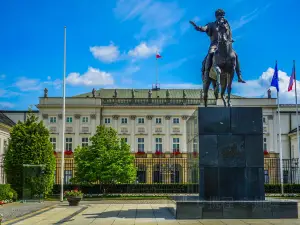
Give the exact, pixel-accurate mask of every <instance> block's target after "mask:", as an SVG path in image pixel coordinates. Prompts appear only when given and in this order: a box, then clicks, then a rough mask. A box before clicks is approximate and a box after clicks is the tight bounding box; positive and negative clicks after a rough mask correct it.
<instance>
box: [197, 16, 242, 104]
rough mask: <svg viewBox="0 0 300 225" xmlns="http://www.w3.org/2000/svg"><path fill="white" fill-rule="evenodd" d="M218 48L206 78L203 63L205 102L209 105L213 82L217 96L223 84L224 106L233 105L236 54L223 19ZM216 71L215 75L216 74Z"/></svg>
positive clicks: (216, 96)
mask: <svg viewBox="0 0 300 225" xmlns="http://www.w3.org/2000/svg"><path fill="white" fill-rule="evenodd" d="M217 30H218V48H217V50H216V51H215V53H214V56H213V60H212V69H211V71H210V76H209V77H208V78H207V79H206V80H205V78H204V71H205V69H204V66H205V65H204V62H205V60H204V61H203V63H202V78H203V79H204V80H203V91H204V104H205V107H207V98H208V95H207V93H208V89H209V86H210V84H211V83H212V84H213V87H214V95H215V98H216V99H218V97H219V86H220V85H221V98H222V100H223V103H224V106H225V107H226V106H229V107H230V106H231V102H230V95H231V86H232V80H233V76H234V71H235V68H236V54H235V52H234V51H233V49H232V42H233V41H232V39H231V35H230V33H229V32H228V27H227V26H226V25H225V23H224V21H223V20H222V19H221V20H220V21H218V26H217ZM214 73H215V76H214ZM226 90H227V104H226V99H225V96H224V94H225V91H226Z"/></svg>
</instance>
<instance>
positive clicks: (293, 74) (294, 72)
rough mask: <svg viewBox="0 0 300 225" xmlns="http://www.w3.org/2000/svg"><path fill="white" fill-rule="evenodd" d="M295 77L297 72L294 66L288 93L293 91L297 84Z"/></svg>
mask: <svg viewBox="0 0 300 225" xmlns="http://www.w3.org/2000/svg"><path fill="white" fill-rule="evenodd" d="M295 77H296V71H295V65H294V66H293V71H292V75H291V77H290V82H289V87H288V91H291V90H293V85H294V82H295Z"/></svg>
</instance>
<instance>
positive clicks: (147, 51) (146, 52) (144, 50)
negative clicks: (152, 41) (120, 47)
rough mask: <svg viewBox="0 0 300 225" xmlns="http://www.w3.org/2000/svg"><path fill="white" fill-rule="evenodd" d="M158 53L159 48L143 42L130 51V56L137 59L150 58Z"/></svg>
mask: <svg viewBox="0 0 300 225" xmlns="http://www.w3.org/2000/svg"><path fill="white" fill-rule="evenodd" d="M156 51H158V47H157V46H155V45H153V46H149V45H147V44H146V43H145V42H141V43H140V44H139V45H137V46H136V47H135V48H134V49H132V50H130V51H129V52H128V55H129V56H131V57H135V58H148V57H149V56H151V55H154V54H155V52H156Z"/></svg>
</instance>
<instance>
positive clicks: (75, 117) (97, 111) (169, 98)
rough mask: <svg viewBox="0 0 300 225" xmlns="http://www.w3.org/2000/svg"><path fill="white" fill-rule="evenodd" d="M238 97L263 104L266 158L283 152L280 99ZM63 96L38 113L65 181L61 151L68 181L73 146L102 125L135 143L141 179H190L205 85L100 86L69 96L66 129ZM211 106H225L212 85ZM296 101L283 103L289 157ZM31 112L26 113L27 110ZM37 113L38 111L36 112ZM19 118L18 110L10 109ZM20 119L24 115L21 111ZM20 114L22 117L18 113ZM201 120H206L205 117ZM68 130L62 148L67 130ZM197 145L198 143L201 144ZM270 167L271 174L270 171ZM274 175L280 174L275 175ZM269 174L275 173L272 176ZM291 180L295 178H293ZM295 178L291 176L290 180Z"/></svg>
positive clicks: (43, 101) (44, 101) (45, 101)
mask: <svg viewBox="0 0 300 225" xmlns="http://www.w3.org/2000/svg"><path fill="white" fill-rule="evenodd" d="M268 96H269V97H268V98H244V97H239V96H235V95H233V96H232V105H233V106H239V107H262V108H263V126H264V127H263V128H264V142H263V145H264V150H265V153H266V154H265V158H278V157H279V141H278V140H279V138H278V137H279V129H278V111H277V104H276V99H274V98H271V97H270V93H269V95H268ZM62 103H63V99H62V98H61V97H48V94H46V95H45V96H44V97H41V98H40V99H39V104H38V105H37V108H38V109H39V111H38V115H39V118H40V119H41V120H43V121H44V123H45V125H46V126H47V127H48V128H49V130H50V133H51V138H50V141H51V143H52V144H53V146H54V151H55V154H56V157H57V162H58V163H57V171H56V174H57V176H56V182H57V183H59V182H60V179H59V174H60V172H59V167H60V154H61V152H62V151H64V152H66V153H65V160H66V161H65V165H66V166H65V182H66V183H68V180H69V178H71V177H72V176H73V174H74V162H73V154H72V151H74V149H75V148H76V147H77V146H78V145H81V146H84V145H88V144H89V138H90V137H91V136H92V135H94V134H95V131H96V127H97V126H98V125H105V126H110V127H112V128H114V129H116V130H117V132H118V134H119V136H120V137H121V138H124V140H125V141H126V142H127V143H128V144H129V145H130V146H131V152H132V154H134V155H135V158H136V159H135V163H136V166H137V168H138V176H137V182H139V183H174V182H176V183H186V182H188V178H187V170H188V168H187V147H188V146H187V136H186V135H187V124H186V122H187V119H188V118H189V117H190V116H191V115H192V114H193V113H194V112H195V110H196V108H197V107H199V106H200V107H204V105H203V92H202V90H201V89H170V90H167V89H160V90H153V91H151V90H147V89H136V90H133V89H132V90H131V89H100V90H97V91H96V90H93V91H92V92H90V93H85V94H81V95H77V96H73V97H67V98H66V127H65V131H62V123H61V120H62ZM208 104H209V107H224V106H223V103H222V101H221V100H218V101H216V100H215V99H214V96H213V92H212V90H209V101H208ZM294 108H295V107H294V105H281V132H282V134H281V135H282V148H283V158H284V159H297V158H298V156H299V152H298V149H297V148H298V147H297V136H296V126H297V121H296V114H295V109H294ZM24 113H25V112H24ZM35 113H37V112H35ZM4 114H6V115H7V116H8V117H13V115H16V112H15V114H13V113H12V112H10V111H7V112H4ZM19 117H20V118H22V116H20V115H19ZM15 118H16V116H15ZM199 123H201V121H199ZM62 132H65V146H64V148H63V149H62V147H61V146H62V140H61V134H62ZM195 144H196V143H195ZM269 173H270V172H269V171H265V175H266V176H269ZM272 176H274V175H272ZM268 179H269V178H268ZM289 179H290V178H289ZM290 181H291V180H290Z"/></svg>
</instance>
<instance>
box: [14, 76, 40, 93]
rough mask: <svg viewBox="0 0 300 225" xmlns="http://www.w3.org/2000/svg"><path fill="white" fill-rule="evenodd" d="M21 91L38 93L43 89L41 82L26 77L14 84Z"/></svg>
mask: <svg viewBox="0 0 300 225" xmlns="http://www.w3.org/2000/svg"><path fill="white" fill-rule="evenodd" d="M14 85H15V86H16V87H17V88H19V89H20V90H21V91H36V90H40V89H41V88H42V85H41V83H40V80H38V79H29V78H26V77H21V78H19V79H18V81H17V82H16V83H15V84H14Z"/></svg>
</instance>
